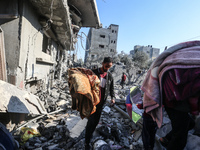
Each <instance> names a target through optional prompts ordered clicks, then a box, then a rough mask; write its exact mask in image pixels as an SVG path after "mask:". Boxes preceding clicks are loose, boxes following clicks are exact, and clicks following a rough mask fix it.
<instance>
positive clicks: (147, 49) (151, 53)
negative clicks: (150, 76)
mask: <svg viewBox="0 0 200 150" xmlns="http://www.w3.org/2000/svg"><path fill="white" fill-rule="evenodd" d="M136 51H142V52H145V53H146V54H147V55H148V56H149V59H150V60H154V59H155V58H156V57H157V56H158V55H159V53H160V49H159V48H153V47H152V45H148V46H140V45H135V46H134V50H131V51H130V54H131V55H134V54H135V52H136Z"/></svg>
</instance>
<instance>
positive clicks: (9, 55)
mask: <svg viewBox="0 0 200 150" xmlns="http://www.w3.org/2000/svg"><path fill="white" fill-rule="evenodd" d="M19 24H20V19H19V18H17V19H15V20H12V21H10V22H7V23H4V24H2V25H1V27H2V30H3V31H4V42H5V55H6V64H7V75H8V82H9V83H11V84H14V85H15V84H16V76H17V67H18V65H19V55H20V54H19V47H20V46H19V41H20V39H19V36H20V35H19V33H20V32H19Z"/></svg>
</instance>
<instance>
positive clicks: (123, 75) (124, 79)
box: [120, 72, 126, 89]
mask: <svg viewBox="0 0 200 150" xmlns="http://www.w3.org/2000/svg"><path fill="white" fill-rule="evenodd" d="M125 81H126V75H125V73H124V72H123V74H122V79H121V83H120V84H121V86H122V89H123V88H124V84H125Z"/></svg>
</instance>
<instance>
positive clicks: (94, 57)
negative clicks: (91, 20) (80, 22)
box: [85, 24, 119, 62]
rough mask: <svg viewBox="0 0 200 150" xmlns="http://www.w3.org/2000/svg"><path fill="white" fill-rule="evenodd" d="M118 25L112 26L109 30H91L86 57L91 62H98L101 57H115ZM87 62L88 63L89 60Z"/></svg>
mask: <svg viewBox="0 0 200 150" xmlns="http://www.w3.org/2000/svg"><path fill="white" fill-rule="evenodd" d="M118 28H119V26H118V25H113V24H111V25H110V26H109V27H108V28H101V29H94V28H90V31H89V33H88V40H89V42H88V43H87V45H86V49H87V50H89V51H86V54H85V57H88V58H89V59H91V60H90V61H95V62H96V61H98V59H99V58H100V57H102V58H103V57H105V56H112V57H113V56H114V55H115V54H116V53H117V37H118ZM88 58H85V61H86V62H87V59H88Z"/></svg>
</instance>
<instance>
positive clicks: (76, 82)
mask: <svg viewBox="0 0 200 150" xmlns="http://www.w3.org/2000/svg"><path fill="white" fill-rule="evenodd" d="M68 75H69V79H68V83H69V85H70V93H71V95H72V97H73V98H75V99H76V109H77V111H80V115H81V118H82V119H83V118H84V117H89V116H90V115H91V114H93V113H94V112H95V111H96V105H97V104H98V103H99V102H100V99H99V84H100V80H99V78H98V77H97V75H95V74H94V73H93V72H92V70H90V69H85V68H71V69H68ZM91 104H92V105H91Z"/></svg>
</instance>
